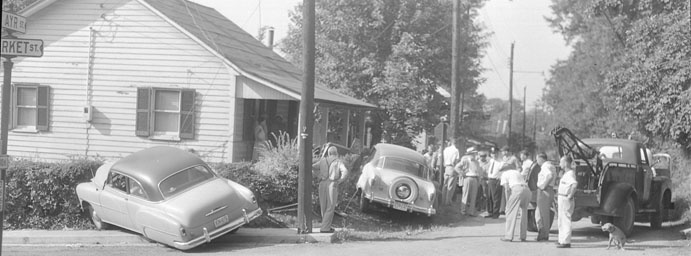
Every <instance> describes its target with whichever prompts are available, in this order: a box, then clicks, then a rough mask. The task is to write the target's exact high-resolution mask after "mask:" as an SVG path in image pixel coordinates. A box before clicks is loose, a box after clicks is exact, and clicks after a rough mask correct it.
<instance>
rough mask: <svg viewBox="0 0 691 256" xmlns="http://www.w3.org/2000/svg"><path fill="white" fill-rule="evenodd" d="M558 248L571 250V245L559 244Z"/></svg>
mask: <svg viewBox="0 0 691 256" xmlns="http://www.w3.org/2000/svg"><path fill="white" fill-rule="evenodd" d="M557 248H571V244H559V245H557Z"/></svg>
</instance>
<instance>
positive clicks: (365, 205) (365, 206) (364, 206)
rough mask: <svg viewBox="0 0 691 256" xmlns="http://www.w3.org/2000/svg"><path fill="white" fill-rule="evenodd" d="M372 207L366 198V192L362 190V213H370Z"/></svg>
mask: <svg viewBox="0 0 691 256" xmlns="http://www.w3.org/2000/svg"><path fill="white" fill-rule="evenodd" d="M370 207H371V206H370V202H369V199H367V198H365V192H363V191H362V190H360V211H361V212H369V209H370Z"/></svg>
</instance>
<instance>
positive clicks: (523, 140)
mask: <svg viewBox="0 0 691 256" xmlns="http://www.w3.org/2000/svg"><path fill="white" fill-rule="evenodd" d="M526 89H527V87H526V86H523V133H522V134H523V137H522V138H521V146H522V147H525V144H524V142H525V122H526V120H525V104H526V101H525V92H526Z"/></svg>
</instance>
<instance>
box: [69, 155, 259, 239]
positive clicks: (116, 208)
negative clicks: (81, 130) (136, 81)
mask: <svg viewBox="0 0 691 256" xmlns="http://www.w3.org/2000/svg"><path fill="white" fill-rule="evenodd" d="M76 190H77V196H78V197H79V201H80V203H81V206H82V209H83V210H84V211H85V212H87V213H88V214H89V215H90V217H91V219H92V220H93V223H94V225H95V226H96V228H98V229H105V228H107V227H108V226H109V225H115V226H119V227H122V228H125V229H129V230H132V231H135V232H137V233H140V234H142V235H143V236H144V237H146V238H148V239H151V240H153V241H156V242H159V243H162V244H166V245H168V246H171V247H175V248H178V249H181V250H187V249H191V248H194V247H196V246H198V245H201V244H203V243H206V242H209V241H211V240H212V239H214V238H217V237H219V236H222V235H224V234H226V233H229V232H232V231H235V230H237V229H238V228H240V226H242V225H244V224H247V223H249V222H250V221H252V220H253V219H255V218H257V217H259V216H260V215H261V214H262V210H261V208H259V206H258V205H257V201H256V199H255V197H254V195H253V193H252V191H250V190H249V189H248V188H246V187H244V186H242V185H240V184H238V183H236V182H233V181H231V180H228V179H225V178H222V177H220V176H218V175H217V174H216V173H215V172H214V171H213V170H212V169H211V168H210V167H209V166H208V165H207V164H206V163H204V161H202V160H201V159H200V158H199V157H197V156H196V155H194V154H192V153H189V152H186V151H183V150H180V149H177V148H172V147H153V148H149V149H144V150H141V151H139V152H135V153H133V154H131V155H129V156H127V157H125V158H122V159H120V160H118V161H116V162H109V163H106V164H104V165H102V166H101V167H99V168H98V170H97V171H96V173H95V175H94V178H93V179H91V182H85V183H81V184H79V185H77V188H76Z"/></svg>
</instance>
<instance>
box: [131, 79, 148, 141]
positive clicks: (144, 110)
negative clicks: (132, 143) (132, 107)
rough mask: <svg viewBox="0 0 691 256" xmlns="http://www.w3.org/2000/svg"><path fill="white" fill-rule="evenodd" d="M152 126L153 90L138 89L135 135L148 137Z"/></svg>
mask: <svg viewBox="0 0 691 256" xmlns="http://www.w3.org/2000/svg"><path fill="white" fill-rule="evenodd" d="M150 125H151V88H137V120H136V124H135V134H136V135H137V136H143V137H148V136H149V135H150V133H151V132H150V129H149V126H150Z"/></svg>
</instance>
